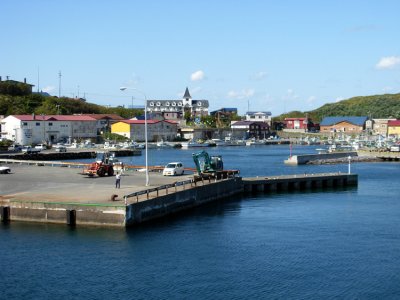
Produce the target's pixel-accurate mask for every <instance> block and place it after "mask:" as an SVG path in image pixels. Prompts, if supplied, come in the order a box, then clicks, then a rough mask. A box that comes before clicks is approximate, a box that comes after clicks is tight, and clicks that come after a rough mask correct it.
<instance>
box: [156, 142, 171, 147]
mask: <svg viewBox="0 0 400 300" xmlns="http://www.w3.org/2000/svg"><path fill="white" fill-rule="evenodd" d="M156 145H157V148H172V147H173V145H172V144H170V143H167V142H164V141H163V140H161V141H159V142H157V144H156Z"/></svg>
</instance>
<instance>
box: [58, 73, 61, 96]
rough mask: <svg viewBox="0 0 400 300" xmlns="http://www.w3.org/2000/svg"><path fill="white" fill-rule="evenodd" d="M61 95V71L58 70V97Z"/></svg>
mask: <svg viewBox="0 0 400 300" xmlns="http://www.w3.org/2000/svg"><path fill="white" fill-rule="evenodd" d="M60 97H61V71H59V72H58V98H60Z"/></svg>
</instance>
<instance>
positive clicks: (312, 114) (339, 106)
mask: <svg viewBox="0 0 400 300" xmlns="http://www.w3.org/2000/svg"><path fill="white" fill-rule="evenodd" d="M306 114H307V115H308V117H309V118H311V119H312V120H313V121H314V122H320V121H321V120H322V119H323V118H324V117H330V116H371V117H372V118H388V117H394V118H398V119H399V118H400V94H384V95H373V96H359V97H353V98H350V99H346V100H342V101H339V102H335V103H328V104H325V105H323V106H321V107H319V108H317V109H315V110H311V111H305V112H300V111H293V112H289V113H287V114H282V115H280V116H277V117H275V118H274V120H283V119H284V118H294V117H304V116H305V115H306Z"/></svg>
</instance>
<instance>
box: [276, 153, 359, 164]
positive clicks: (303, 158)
mask: <svg viewBox="0 0 400 300" xmlns="http://www.w3.org/2000/svg"><path fill="white" fill-rule="evenodd" d="M349 156H351V157H353V156H357V152H334V153H323V154H304V155H293V156H291V157H289V158H288V159H287V160H285V161H284V163H285V164H288V165H304V164H307V163H309V162H312V161H316V160H322V159H336V158H344V157H349Z"/></svg>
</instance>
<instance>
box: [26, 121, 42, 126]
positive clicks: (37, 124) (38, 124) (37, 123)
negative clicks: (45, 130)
mask: <svg viewBox="0 0 400 300" xmlns="http://www.w3.org/2000/svg"><path fill="white" fill-rule="evenodd" d="M25 124H26V123H25ZM26 125H28V124H26ZM36 126H40V123H39V122H36Z"/></svg>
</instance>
